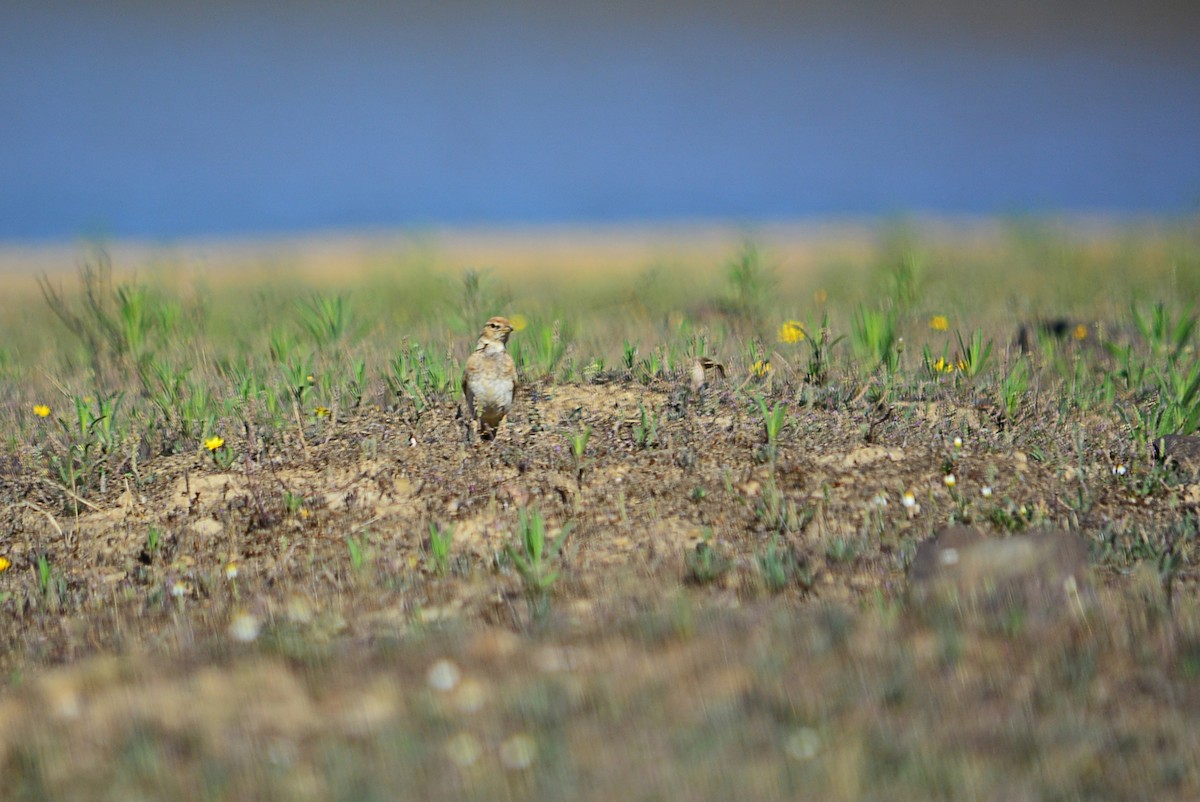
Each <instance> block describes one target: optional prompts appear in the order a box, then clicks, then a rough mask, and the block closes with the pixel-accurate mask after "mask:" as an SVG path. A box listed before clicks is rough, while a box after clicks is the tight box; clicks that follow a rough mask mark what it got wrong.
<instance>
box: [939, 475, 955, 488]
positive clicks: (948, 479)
mask: <svg viewBox="0 0 1200 802" xmlns="http://www.w3.org/2000/svg"><path fill="white" fill-rule="evenodd" d="M942 481H943V482H945V483H946V487H954V485H955V484H956V483H957V482H958V480H957V479H955V478H954V474H952V473H948V474H946V475H945V476H943V477H942Z"/></svg>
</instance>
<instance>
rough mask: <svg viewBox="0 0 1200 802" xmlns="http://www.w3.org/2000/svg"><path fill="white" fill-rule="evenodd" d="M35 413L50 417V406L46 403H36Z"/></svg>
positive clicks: (39, 415) (41, 416)
mask: <svg viewBox="0 0 1200 802" xmlns="http://www.w3.org/2000/svg"><path fill="white" fill-rule="evenodd" d="M33 414H34V415H37V416H38V417H39V418H45V417H48V416H49V415H50V407H48V406H46V405H45V404H34V405H33Z"/></svg>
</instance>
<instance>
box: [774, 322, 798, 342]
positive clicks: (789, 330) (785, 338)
mask: <svg viewBox="0 0 1200 802" xmlns="http://www.w3.org/2000/svg"><path fill="white" fill-rule="evenodd" d="M777 336H778V338H779V342H781V343H798V342H800V341H801V340H803V339H804V326H803V325H802V324H801V323H800V321H798V320H789V321H787V322H786V323H784V324H783V325H782V326H780V327H779V334H778V335H777Z"/></svg>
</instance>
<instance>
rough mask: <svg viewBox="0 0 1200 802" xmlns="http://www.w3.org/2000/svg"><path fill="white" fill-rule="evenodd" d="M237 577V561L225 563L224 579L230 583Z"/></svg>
mask: <svg viewBox="0 0 1200 802" xmlns="http://www.w3.org/2000/svg"><path fill="white" fill-rule="evenodd" d="M237 575H238V564H237V561H236V560H230V561H229V562H227V563H225V578H226V579H228V580H229V581H230V582H232V581H233V580H235V579H237Z"/></svg>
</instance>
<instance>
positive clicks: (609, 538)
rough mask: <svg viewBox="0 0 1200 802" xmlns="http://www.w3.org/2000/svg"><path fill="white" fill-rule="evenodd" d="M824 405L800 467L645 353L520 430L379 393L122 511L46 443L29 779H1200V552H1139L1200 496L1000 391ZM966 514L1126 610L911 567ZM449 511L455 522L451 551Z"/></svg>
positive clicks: (523, 786) (491, 783)
mask: <svg viewBox="0 0 1200 802" xmlns="http://www.w3.org/2000/svg"><path fill="white" fill-rule="evenodd" d="M764 389H766V388H764ZM788 403H789V409H790V413H791V425H790V426H789V427H788V428H787V429H786V430H785V432H784V433H783V435H782V436H781V438H780V442H779V443H778V446H777V451H776V453H775V454H774V455H772V454H771V452H770V450H769V449H768V448H767V447H766V445H767V444H766V443H765V437H764V434H763V425H762V420H761V416H760V415H759V412H758V410H757V408H756V407H755V406H754V405H753V404H752V403H748V402H747V400H746V398H745V396H744V395H743V394H738V393H735V392H734V387H733V386H732V384H729V383H725V382H720V383H718V384H717V385H716V386H714V387H712V388H710V389H706V390H704V391H703V392H701V393H698V394H697V393H693V392H691V391H690V390H688V389H687V387H686V384H685V382H683V381H680V382H658V383H655V384H652V385H650V386H643V385H641V384H638V383H634V382H631V381H628V380H625V379H620V378H616V377H614V378H613V379H612V380H611V381H600V382H598V383H596V384H591V385H550V384H535V385H531V386H526V387H524V388H522V392H521V395H520V401H519V405H518V407H517V408H516V409H515V410H514V411H513V413H512V415H511V417H510V420H509V422H508V424H507V425H506V426H505V428H504V429H502V432H501V435H500V436H499V438H498V439H497V441H496V442H494V443H490V444H488V443H481V444H475V445H467V444H465V443H464V442H463V438H462V424H461V421H459V420H458V419H456V416H455V409H454V407H453V406H451V405H443V406H439V407H436V408H434V409H432V410H429V411H427V412H426V413H424V414H423V415H421V416H420V417H417V416H416V415H415V414H413V413H412V411H411V410H405V409H397V410H391V411H384V410H381V409H379V408H377V407H373V406H364V407H363V408H362V409H360V410H350V411H339V412H337V413H336V420H331V419H327V418H317V419H313V420H310V421H308V422H306V423H305V424H304V426H303V428H300V427H297V428H296V430H295V431H294V432H293V438H294V441H293V442H290V443H288V444H286V446H287V447H286V448H278V447H276V448H272V449H263V448H262V447H261V444H260V443H257V442H256V440H255V437H254V433H253V432H247V433H246V436H245V437H243V438H239V439H238V440H237V442H235V443H230V446H231V447H232V448H234V449H235V451H236V453H237V454H238V459H237V460H235V462H234V463H233V465H231V466H230V468H229V469H228V470H221V469H219V468H218V467H217V466H216V465H215V464H214V461H213V460H212V459H211V458H210V455H209V454H207V453H200V454H186V455H175V456H149V457H148V458H147V459H146V460H145V461H143V462H142V463H141V464H138V465H137V466H135V473H136V476H137V477H138V481H130V482H124V483H122V486H120V487H109V488H108V489H107V492H106V494H104V495H103V496H102V497H101V498H99V499H91V500H89V501H88V502H86V503H81V502H79V501H77V500H74V499H71V498H67V497H64V496H63V494H62V492H61V491H60V489H58V488H57V487H55V486H53V485H51V484H50V483H49V482H48V481H47V480H45V479H44V478H39V473H38V472H37V471H36V470H35V469H34V468H33V467H32V466H30V465H26V464H21V462H20V460H14V461H13V463H12V464H10V465H8V466H6V470H5V472H4V474H3V475H0V500H2V501H3V504H4V506H3V511H2V515H0V542H2V543H3V549H4V554H6V555H7V556H8V559H10V560H11V561H12V566H11V567H10V568H9V569H8V570H7V571H5V572H4V573H3V574H0V599H3V602H2V603H0V620H2V621H3V622H4V623H5V624H7V626H6V632H7V633H8V634H7V635H6V637H5V638H4V645H3V646H2V647H0V668H2V669H3V671H4V672H5V676H6V677H8V681H7V683H6V684H7V689H6V690H5V691H4V692H3V694H2V695H0V766H2V767H3V775H2V776H4V777H5V778H6V779H5V780H4V783H5V785H6V786H7V789H8V791H7V792H11V793H12V794H13V796H12V797H11V798H97V797H96V796H93V795H92V794H94V793H95V792H96V789H99V788H102V789H105V790H104V794H105V795H106V798H114V799H116V798H133V797H134V796H139V795H140V796H158V797H170V798H183V799H193V798H195V799H223V798H228V799H234V798H236V799H252V798H262V799H267V798H286V799H320V798H343V799H345V798H359V799H373V798H384V797H387V798H394V797H395V796H411V797H414V798H430V797H443V798H489V799H494V798H497V797H498V796H517V797H527V796H533V797H538V798H556V799H560V798H583V799H610V798H614V797H618V796H620V797H629V796H633V797H636V798H646V799H655V798H699V799H726V798H732V797H738V798H745V797H765V798H773V797H776V796H779V797H783V796H787V797H793V798H795V797H799V798H813V799H901V798H913V799H918V798H920V799H931V798H937V799H965V798H975V799H997V800H999V799H1005V800H1013V799H1085V798H1086V799H1145V798H1150V797H1154V798H1179V799H1187V798H1197V797H1200V767H1198V763H1197V760H1196V757H1195V756H1196V755H1197V754H1200V725H1197V723H1196V722H1197V721H1200V684H1198V678H1200V614H1198V611H1200V608H1198V607H1197V604H1196V591H1195V586H1194V583H1193V582H1194V577H1189V576H1186V575H1183V576H1181V577H1179V578H1178V581H1177V582H1176V584H1174V585H1173V586H1171V587H1170V588H1167V589H1164V588H1163V586H1162V584H1161V583H1160V582H1159V581H1158V575H1157V573H1156V572H1155V568H1154V567H1153V566H1147V565H1139V564H1137V563H1136V560H1131V559H1129V555H1130V554H1131V553H1135V552H1136V546H1137V539H1138V538H1139V537H1143V538H1144V537H1145V533H1146V532H1151V531H1155V530H1156V529H1160V528H1162V527H1163V526H1166V525H1169V524H1170V522H1171V521H1175V520H1178V518H1179V516H1181V515H1182V514H1183V513H1184V512H1185V511H1187V510H1192V509H1194V508H1195V507H1196V505H1197V503H1200V485H1196V484H1194V483H1192V480H1191V479H1189V478H1186V477H1176V479H1175V480H1174V481H1173V482H1172V483H1171V484H1170V486H1169V487H1168V486H1165V485H1164V487H1162V488H1156V489H1154V490H1153V492H1142V491H1141V490H1139V489H1138V488H1137V487H1135V486H1133V484H1132V481H1131V479H1128V478H1126V477H1124V476H1122V475H1116V474H1114V472H1113V470H1112V469H1113V468H1114V467H1115V466H1116V464H1117V461H1118V459H1119V457H1118V456H1115V455H1114V454H1112V453H1083V454H1073V453H1060V452H1059V451H1058V450H1057V449H1058V448H1060V446H1059V445H1057V443H1058V442H1059V441H1055V440H1047V441H1046V442H1031V441H1030V440H1029V438H1027V437H1022V436H1021V435H1020V433H1019V432H1014V431H1013V429H1012V427H1005V426H1004V425H1002V424H1001V422H999V421H998V419H996V418H994V417H993V416H992V415H991V413H990V412H989V409H988V407H987V406H986V405H983V404H981V405H979V406H971V407H962V406H956V405H953V404H951V403H950V402H949V401H946V400H944V399H932V398H931V399H910V400H907V401H903V402H898V403H896V404H895V405H894V406H893V407H891V408H889V409H882V408H879V407H877V406H875V405H873V404H871V403H869V402H868V401H866V400H865V399H864V398H849V399H832V398H828V399H823V398H821V397H820V396H819V395H817V396H810V397H808V398H807V399H806V401H805V403H803V404H799V403H797V402H796V401H795V399H793V400H791V401H789V402H788ZM639 405H640V408H642V409H645V410H647V411H649V412H650V413H651V415H652V416H653V417H656V418H657V419H658V421H659V423H658V426H657V430H656V432H655V434H654V436H653V438H650V439H649V442H646V443H641V444H640V443H639V442H638V435H637V432H636V429H637V427H638V426H639V424H640V422H641V415H640V409H639ZM1034 413H1035V414H1036V409H1035V410H1034ZM1087 425H1090V426H1092V427H1094V429H1095V431H1088V432H1086V434H1087V435H1088V438H1087V439H1088V440H1089V442H1098V441H1103V440H1104V439H1105V437H1111V433H1109V432H1106V431H1104V430H1105V427H1109V426H1110V425H1111V424H1109V423H1108V422H1106V421H1105V420H1101V419H1096V420H1095V421H1093V422H1091V423H1090V424H1087ZM585 427H591V435H590V438H589V439H588V442H587V447H586V449H585V452H584V454H583V457H582V459H579V460H576V459H575V457H574V456H573V454H572V452H571V448H570V445H569V436H570V434H572V433H575V432H579V431H581V430H583V429H584V428H585ZM956 437H958V438H960V439H961V445H955V442H954V439H955V438H956ZM280 453H286V454H287V455H288V456H287V457H280V456H278V455H279V454H280ZM266 454H270V455H271V456H269V457H268V456H265V455H266ZM948 473H952V474H953V475H954V477H955V482H954V484H953V485H948V484H947V483H946V479H945V477H946V475H947V474H948ZM1082 476H1087V477H1089V478H1088V481H1087V483H1086V486H1084V490H1085V491H1086V496H1087V503H1077V501H1078V499H1079V498H1080V487H1081V483H1082V479H1081V477H1082ZM1095 477H1103V478H1100V479H1097V478H1095ZM985 487H986V488H989V489H990V491H989V493H990V494H989V495H986V496H985V495H984V494H983V491H984V488H985ZM905 493H912V503H911V505H906V504H904V503H903V502H902V499H903V497H904V494H905ZM789 502H790V503H791V505H792V507H793V508H794V514H793V515H792V517H790V518H789V517H788V516H787V510H788V506H787V505H788V503H789ZM781 504H782V509H783V511H784V512H783V513H782V514H781V513H779V509H780V505H781ZM522 508H537V509H538V510H540V511H541V513H542V514H544V516H545V517H546V520H547V522H548V524H549V527H550V532H551V535H552V536H554V535H555V534H556V533H557V532H559V531H560V528H561V527H565V526H568V525H569V526H570V529H569V532H568V533H567V536H566V541H565V546H564V549H563V551H562V554H561V556H560V557H559V558H557V559H556V560H555V562H554V567H555V568H556V569H557V570H559V571H560V576H559V579H558V581H557V582H556V583H555V584H554V586H553V588H552V590H551V592H550V594H549V599H548V601H547V602H546V603H544V604H542V605H539V604H538V603H537V600H536V599H532V598H530V594H529V593H528V592H527V591H526V588H525V587H524V585H523V582H522V579H521V577H520V575H519V574H518V572H516V571H515V570H513V566H512V561H511V559H510V558H508V557H507V556H506V554H505V546H506V544H511V543H513V542H514V541H513V538H514V533H515V531H516V527H517V519H518V510H519V509H522ZM953 520H958V521H963V520H966V521H973V522H974V523H976V524H977V525H980V526H982V527H984V528H985V529H987V530H988V531H989V532H990V533H991V534H992V535H993V536H996V537H1002V536H1004V535H1005V533H1006V530H1007V529H1009V528H1011V529H1021V528H1026V527H1034V528H1036V527H1040V526H1047V527H1057V528H1064V529H1070V530H1074V531H1077V532H1079V533H1080V534H1081V535H1082V536H1083V537H1085V538H1086V539H1087V541H1088V543H1089V544H1090V546H1091V549H1092V559H1093V574H1094V581H1095V583H1096V585H1097V588H1098V597H1097V598H1098V601H1097V602H1096V604H1095V605H1094V606H1093V607H1092V608H1091V609H1089V610H1088V611H1086V612H1085V614H1084V615H1082V616H1064V617H1062V618H1061V620H1056V622H1055V623H1053V624H1052V625H1050V626H1048V627H1041V628H1038V629H1036V630H1033V629H1023V628H1022V627H1021V626H1020V622H1014V625H1013V626H1012V627H1008V628H1004V629H997V628H996V627H994V626H991V625H977V623H976V622H972V621H970V620H969V619H963V618H961V617H958V618H955V617H951V618H949V619H941V618H934V619H932V620H931V619H930V618H929V617H928V616H922V615H919V614H918V613H917V612H916V611H914V610H913V609H912V608H911V606H910V605H909V603H908V602H907V594H906V584H907V578H906V570H907V567H908V564H909V562H910V560H911V558H912V555H913V553H914V551H915V548H916V546H917V544H918V543H920V542H921V541H923V540H925V539H927V538H928V537H930V536H931V535H932V534H933V533H934V532H936V531H937V530H938V529H939V528H941V527H942V526H944V525H946V524H947V523H949V522H951V521H953ZM431 523H433V524H436V525H438V526H441V527H451V526H452V527H453V529H454V538H453V542H452V546H451V557H450V564H449V570H448V572H446V573H445V574H444V575H443V574H440V573H439V572H438V571H437V570H435V566H434V564H433V561H432V559H431V555H430V546H429V541H428V538H429V527H430V524H431ZM151 530H154V531H155V532H157V533H158V534H157V538H156V542H157V545H156V546H155V547H153V548H151V547H150V546H149V545H148V542H149V541H148V538H149V536H150V533H151ZM772 550H773V551H772ZM705 552H707V553H708V555H709V556H710V557H711V558H712V559H713V561H714V562H713V563H711V564H712V565H715V566H717V568H716V569H714V571H713V572H712V574H711V575H709V574H705V573H704V572H702V571H698V570H697V566H698V565H699V563H698V562H697V561H698V559H699V557H698V555H701V554H703V553H705ZM768 553H774V554H776V555H786V557H787V560H788V565H789V571H790V573H789V574H788V575H787V576H788V579H787V581H786V583H785V584H784V585H783V586H782V587H778V588H772V587H769V586H768V583H767V581H766V579H765V578H764V571H763V570H762V559H763V557H764V555H767V554H768ZM355 555H357V556H355ZM39 557H41V558H44V559H45V561H46V563H47V564H48V565H49V566H52V567H53V568H54V570H55V571H57V572H58V573H57V574H56V575H55V578H54V579H52V581H50V583H49V586H48V587H45V586H44V583H43V582H42V580H41V579H39V575H38V567H37V566H38V558H39ZM57 577H61V582H58V580H57ZM56 583H57V584H56ZM1168 591H1169V592H1168ZM442 661H446V662H444V663H443V662H442ZM7 792H6V793H7Z"/></svg>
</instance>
